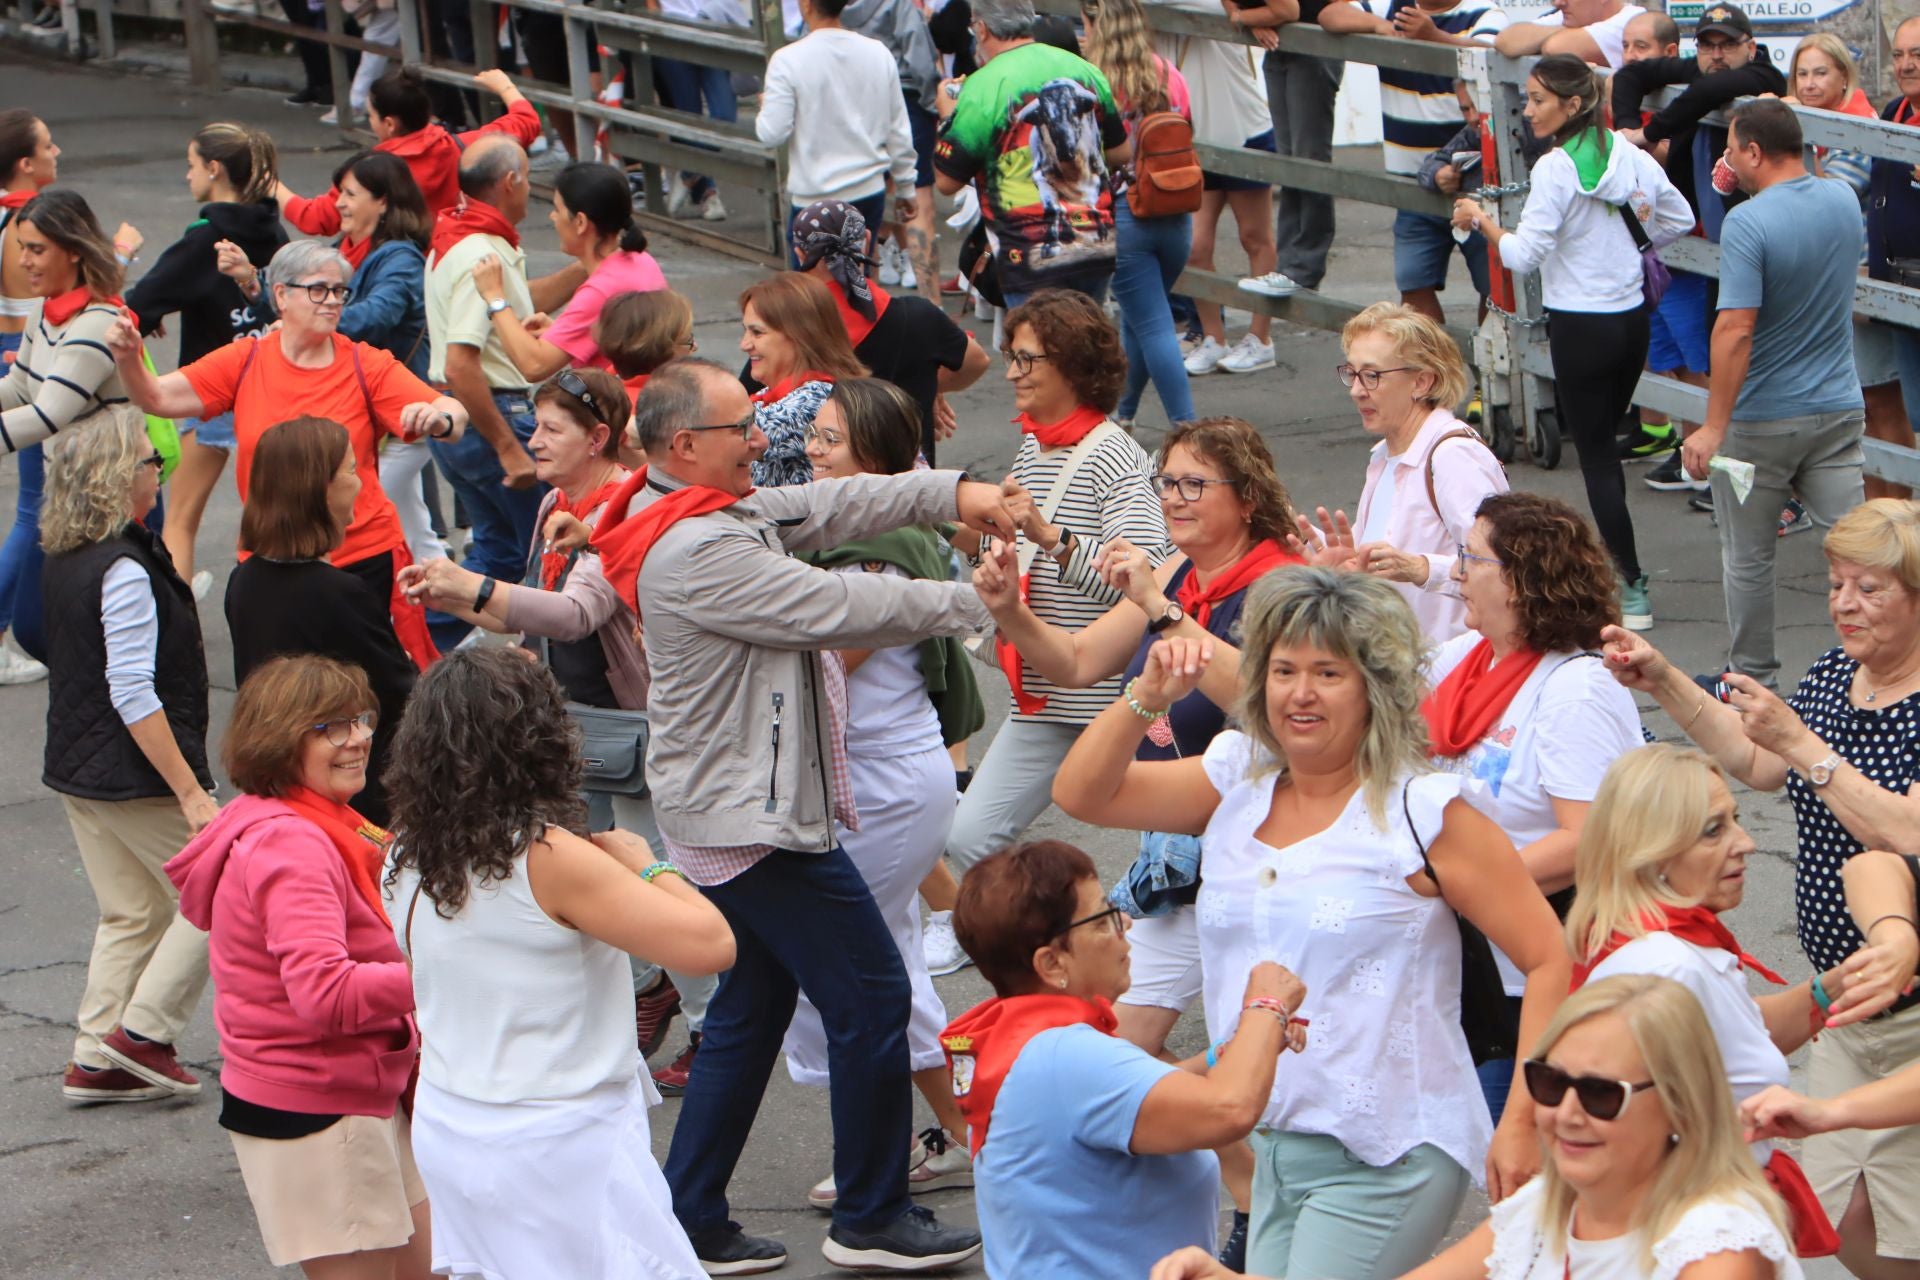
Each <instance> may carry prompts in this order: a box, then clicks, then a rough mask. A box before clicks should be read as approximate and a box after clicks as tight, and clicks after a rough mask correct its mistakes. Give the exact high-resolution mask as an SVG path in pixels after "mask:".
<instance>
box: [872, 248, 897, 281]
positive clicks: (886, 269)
mask: <svg viewBox="0 0 1920 1280" xmlns="http://www.w3.org/2000/svg"><path fill="white" fill-rule="evenodd" d="M879 258H880V265H879V268H878V270H876V271H875V272H874V278H875V279H876V280H878V281H879V282H880V283H881V284H883V285H885V286H887V287H888V288H889V289H891V288H893V287H894V286H896V285H898V284H899V283H900V250H899V249H897V248H895V247H894V244H893V241H891V240H883V241H881V243H880V253H879Z"/></svg>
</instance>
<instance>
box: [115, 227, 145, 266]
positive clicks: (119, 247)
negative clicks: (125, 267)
mask: <svg viewBox="0 0 1920 1280" xmlns="http://www.w3.org/2000/svg"><path fill="white" fill-rule="evenodd" d="M146 242H147V238H146V237H145V236H143V235H141V234H140V228H138V227H136V226H134V225H133V224H132V223H131V222H123V223H121V224H120V229H119V230H118V231H115V232H114V233H113V250H114V252H115V253H119V254H123V255H125V256H126V257H127V258H128V259H129V260H131V259H132V258H134V257H135V256H136V255H137V254H139V252H140V246H141V245H143V244H145V243H146Z"/></svg>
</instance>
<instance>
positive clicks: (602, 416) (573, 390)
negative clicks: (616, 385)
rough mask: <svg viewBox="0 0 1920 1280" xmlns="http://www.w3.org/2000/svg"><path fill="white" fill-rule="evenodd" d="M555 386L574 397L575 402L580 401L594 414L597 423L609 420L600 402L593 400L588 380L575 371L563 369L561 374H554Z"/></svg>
mask: <svg viewBox="0 0 1920 1280" xmlns="http://www.w3.org/2000/svg"><path fill="white" fill-rule="evenodd" d="M553 385H554V386H556V387H558V388H560V390H562V391H564V392H566V393H567V394H568V395H570V396H572V397H573V398H574V399H575V400H578V401H579V402H580V403H581V404H584V405H585V406H587V410H588V412H590V413H592V414H593V418H594V421H595V422H605V421H606V420H607V411H606V410H605V409H602V408H601V407H600V402H599V401H598V400H595V399H594V398H593V392H592V391H591V390H589V389H588V387H587V380H586V379H585V378H583V377H581V376H580V375H579V374H577V373H575V372H574V371H573V370H571V369H562V370H561V371H560V372H559V373H556V374H554V375H553Z"/></svg>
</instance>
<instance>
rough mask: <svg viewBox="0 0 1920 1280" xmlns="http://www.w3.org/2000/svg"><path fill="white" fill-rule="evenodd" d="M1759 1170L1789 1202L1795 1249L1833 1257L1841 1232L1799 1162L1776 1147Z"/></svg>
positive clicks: (1810, 1255) (1801, 1253)
mask: <svg viewBox="0 0 1920 1280" xmlns="http://www.w3.org/2000/svg"><path fill="white" fill-rule="evenodd" d="M1760 1172H1761V1173H1762V1174H1764V1175H1765V1176H1766V1179H1767V1182H1768V1184H1769V1185H1770V1186H1772V1187H1773V1189H1774V1191H1775V1192H1776V1193H1778V1195H1779V1196H1780V1198H1781V1199H1782V1200H1784V1201H1786V1203H1787V1226H1788V1227H1789V1228H1790V1234H1791V1235H1792V1237H1793V1252H1794V1253H1795V1255H1797V1256H1799V1257H1802V1258H1831V1257H1832V1256H1833V1255H1834V1254H1836V1253H1838V1252H1840V1234H1839V1233H1838V1232H1837V1231H1835V1230H1834V1229H1833V1223H1831V1222H1829V1221H1828V1220H1827V1211H1826V1209H1824V1208H1823V1207H1822V1206H1821V1204H1820V1197H1819V1196H1817V1195H1815V1194H1814V1193H1813V1185H1812V1184H1811V1183H1809V1182H1808V1181H1807V1175H1806V1174H1805V1173H1803V1172H1801V1169H1800V1162H1799V1161H1797V1160H1795V1159H1794V1158H1793V1157H1792V1156H1790V1155H1788V1154H1787V1153H1786V1152H1784V1151H1782V1150H1780V1148H1778V1147H1775V1148H1774V1149H1773V1155H1772V1156H1771V1157H1770V1158H1769V1159H1768V1160H1767V1162H1766V1164H1764V1165H1762V1166H1761V1168H1760Z"/></svg>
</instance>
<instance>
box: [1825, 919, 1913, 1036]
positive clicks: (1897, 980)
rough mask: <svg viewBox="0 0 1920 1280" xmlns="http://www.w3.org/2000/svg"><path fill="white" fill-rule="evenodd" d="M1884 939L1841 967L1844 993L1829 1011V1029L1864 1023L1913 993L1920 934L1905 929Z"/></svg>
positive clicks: (1846, 961) (1871, 944) (1863, 950)
mask: <svg viewBox="0 0 1920 1280" xmlns="http://www.w3.org/2000/svg"><path fill="white" fill-rule="evenodd" d="M1884 936H1885V937H1886V941H1885V942H1883V943H1879V944H1875V943H1872V942H1869V943H1868V944H1867V945H1866V946H1864V947H1862V948H1860V949H1859V950H1858V951H1856V952H1854V953H1853V954H1852V955H1850V956H1848V957H1847V958H1846V960H1844V961H1843V962H1842V963H1841V965H1840V985H1841V990H1840V993H1839V994H1837V995H1835V996H1834V998H1833V1007H1832V1008H1831V1009H1829V1010H1828V1011H1827V1025H1828V1026H1829V1027H1844V1026H1847V1025H1848V1024H1850V1023H1854V1022H1864V1021H1866V1020H1867V1019H1868V1018H1871V1017H1872V1016H1873V1015H1874V1014H1876V1013H1879V1012H1880V1011H1881V1010H1883V1009H1885V1008H1887V1007H1888V1006H1890V1005H1891V1004H1892V1003H1893V1002H1894V1001H1895V1000H1898V999H1899V998H1900V997H1901V996H1903V995H1905V994H1906V993H1907V992H1908V991H1911V990H1912V989H1913V976H1914V969H1915V967H1916V965H1920V934H1916V933H1915V932H1914V931H1913V930H1912V929H1910V928H1907V927H1906V926H1904V925H1902V926H1900V927H1899V928H1897V929H1889V930H1888V931H1887V932H1886V934H1885V935H1884Z"/></svg>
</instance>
